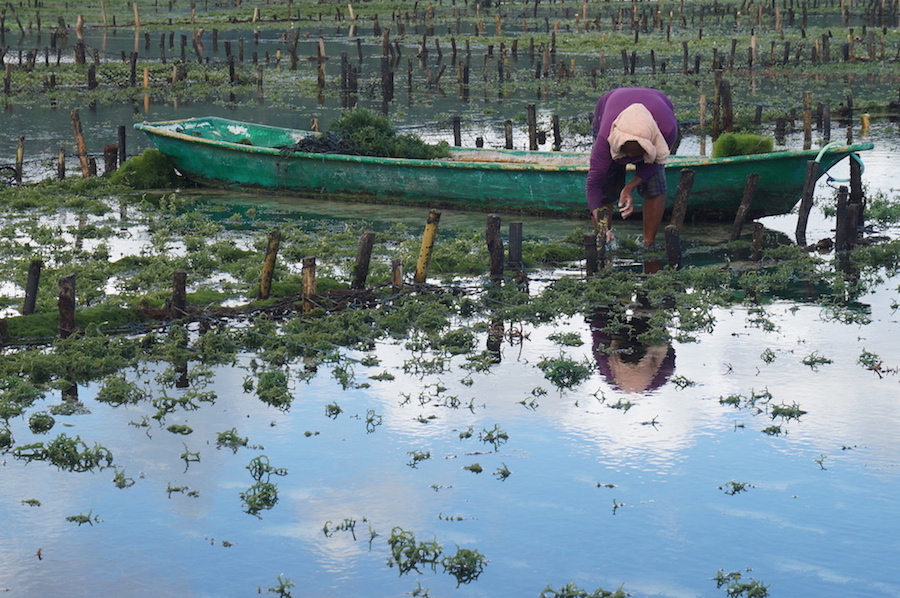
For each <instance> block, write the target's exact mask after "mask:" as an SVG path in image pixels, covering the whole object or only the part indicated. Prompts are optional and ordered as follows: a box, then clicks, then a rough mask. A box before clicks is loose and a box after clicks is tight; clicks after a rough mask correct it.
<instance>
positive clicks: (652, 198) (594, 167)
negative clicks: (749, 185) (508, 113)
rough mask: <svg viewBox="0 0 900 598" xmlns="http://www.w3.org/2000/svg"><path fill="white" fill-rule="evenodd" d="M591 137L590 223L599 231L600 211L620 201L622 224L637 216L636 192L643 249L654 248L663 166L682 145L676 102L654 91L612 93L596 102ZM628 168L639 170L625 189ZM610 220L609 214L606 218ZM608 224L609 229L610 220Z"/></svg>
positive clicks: (638, 89) (663, 205)
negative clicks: (680, 144) (632, 165)
mask: <svg viewBox="0 0 900 598" xmlns="http://www.w3.org/2000/svg"><path fill="white" fill-rule="evenodd" d="M593 132H594V146H593V149H592V150H591V162H590V169H589V170H588V177H587V184H586V186H585V192H586V195H587V203H588V208H589V209H590V211H591V219H592V220H593V222H594V225H595V226H596V225H597V223H598V219H599V218H601V208H604V207H606V208H610V207H611V204H612V203H613V202H614V201H616V200H618V205H619V213H620V214H621V215H622V218H628V217H629V216H630V215H631V214H632V213H633V212H634V196H633V193H634V192H635V191H637V192H638V193H639V194H640V195H641V197H642V198H643V210H642V211H643V219H644V220H643V225H644V247H650V246H651V245H652V244H653V241H654V240H655V239H656V233H657V232H658V231H659V227H660V223H661V222H662V217H663V212H664V211H665V209H666V175H665V171H664V168H663V164H664V163H665V161H666V158H668V157H669V154H670V153H671V152H672V150H673V149H674V148H675V146H676V144H677V142H678V120H677V119H676V118H675V108H674V106H673V105H672V101H671V100H670V99H669V98H668V97H666V95H665V94H663V93H662V92H661V91H659V90H656V89H650V88H646V87H621V88H618V89H614V90H612V91H609V92H607V93H605V94H603V96H602V97H601V98H600V99H599V100H598V101H597V106H596V108H595V109H594V123H593ZM628 164H634V165H635V172H634V176H633V177H632V178H631V180H630V181H628V182H627V183H626V182H625V167H626V166H627V165H628ZM610 214H611V210H610V209H607V210H605V211H604V214H603V216H602V217H605V218H609V216H610ZM606 224H607V226H609V225H610V223H609V221H608V220H607V222H606Z"/></svg>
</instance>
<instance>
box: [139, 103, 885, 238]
mask: <svg viewBox="0 0 900 598" xmlns="http://www.w3.org/2000/svg"><path fill="white" fill-rule="evenodd" d="M134 126H135V128H136V129H137V130H139V131H143V132H144V133H146V134H147V135H148V136H149V137H150V139H151V140H152V141H153V143H154V144H155V145H156V146H157V147H158V148H159V150H160V151H161V152H163V153H164V154H166V155H167V156H168V157H169V158H170V159H171V160H172V163H173V164H174V165H175V167H176V168H177V169H178V171H179V172H181V174H182V175H184V176H185V177H186V178H187V179H189V180H191V181H193V182H195V183H198V184H202V185H209V186H215V187H223V186H224V187H233V188H242V189H248V188H261V189H271V190H279V191H286V192H295V193H304V194H323V195H327V196H330V197H332V198H334V197H346V198H348V199H352V200H354V201H372V202H380V203H407V204H414V205H418V206H423V207H427V208H460V209H476V210H483V211H495V212H514V213H517V212H526V213H543V214H548V213H549V214H554V213H555V214H573V213H574V214H581V215H583V214H585V213H586V212H587V204H586V202H585V191H584V185H585V180H586V177H587V171H588V160H589V154H588V153H584V152H579V153H575V152H539V151H516V150H494V149H474V148H454V150H453V155H452V157H451V158H449V159H436V160H411V159H400V158H380V157H369V156H352V155H344V154H321V153H306V152H297V151H292V150H291V149H289V148H291V147H293V146H294V145H295V144H296V143H297V142H298V141H299V140H301V139H303V138H305V137H308V136H310V135H317V134H318V133H314V132H311V131H303V130H298V129H286V128H279V127H272V126H265V125H258V124H252V123H246V122H238V121H233V120H228V119H223V118H218V117H200V118H189V119H183V120H174V121H166V122H156V123H138V124H135V125H134ZM872 147H873V145H872V144H871V143H860V144H855V145H830V146H826V148H824V149H823V150H808V151H785V152H774V153H768V154H756V155H751V156H737V157H731V158H708V157H682V156H672V157H670V158H669V160H668V162H667V164H666V173H667V178H668V187H669V203H670V205H669V207H671V203H672V202H673V201H674V197H675V193H676V191H677V189H678V183H679V180H680V178H681V170H682V169H683V168H690V169H692V170H693V171H694V183H693V187H692V190H691V195H690V201H689V203H688V217H689V218H692V219H714V220H721V219H732V218H733V217H734V214H735V212H736V210H737V207H738V205H739V203H740V201H741V197H742V194H743V189H744V186H745V184H746V180H747V176H748V175H749V174H750V173H757V174H759V175H760V180H759V183H758V185H757V192H756V196H755V199H754V201H753V208H752V210H751V216H752V217H758V216H766V215H773V214H784V213H787V212H789V211H790V210H791V209H792V208H793V207H794V205H795V204H796V203H797V201H798V200H799V198H800V192H801V189H802V186H803V180H804V178H805V174H806V163H807V162H808V161H809V160H816V161H818V162H819V173H820V176H821V175H823V174H825V173H826V172H827V171H828V169H829V168H831V167H832V166H834V164H836V163H837V162H838V161H840V160H842V159H843V158H845V157H847V156H854V157H856V159H858V156H856V152H859V151H862V150H867V149H871V148H872ZM635 200H636V201H635V203H636V204H637V205H636V206H635V208H636V210H640V200H639V198H638V196H637V195H636V196H635Z"/></svg>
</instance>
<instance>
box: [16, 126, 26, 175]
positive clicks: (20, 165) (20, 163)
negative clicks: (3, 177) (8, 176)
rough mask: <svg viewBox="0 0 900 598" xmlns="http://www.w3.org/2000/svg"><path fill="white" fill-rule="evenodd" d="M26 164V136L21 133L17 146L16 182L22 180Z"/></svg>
mask: <svg viewBox="0 0 900 598" xmlns="http://www.w3.org/2000/svg"><path fill="white" fill-rule="evenodd" d="M24 165H25V136H24V135H19V143H18V145H17V146H16V183H21V182H22V171H23V169H24Z"/></svg>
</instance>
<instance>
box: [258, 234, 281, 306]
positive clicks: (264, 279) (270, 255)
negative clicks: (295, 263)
mask: <svg viewBox="0 0 900 598" xmlns="http://www.w3.org/2000/svg"><path fill="white" fill-rule="evenodd" d="M280 245H281V231H279V230H273V231H272V232H271V233H269V242H268V243H267V244H266V257H265V258H264V259H263V267H262V272H261V273H260V276H259V295H258V296H257V299H259V300H261V301H265V300H266V299H268V298H269V293H270V292H271V291H272V278H273V277H274V276H275V260H276V259H277V258H278V247H279V246H280Z"/></svg>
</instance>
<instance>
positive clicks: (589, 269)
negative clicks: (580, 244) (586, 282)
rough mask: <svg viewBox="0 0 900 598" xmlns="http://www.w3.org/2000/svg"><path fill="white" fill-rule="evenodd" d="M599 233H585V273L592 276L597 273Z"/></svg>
mask: <svg viewBox="0 0 900 598" xmlns="http://www.w3.org/2000/svg"><path fill="white" fill-rule="evenodd" d="M597 264H598V261H597V235H596V234H592V233H585V235H584V273H585V276H587V278H591V277H592V276H593V275H594V274H596V273H597Z"/></svg>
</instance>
